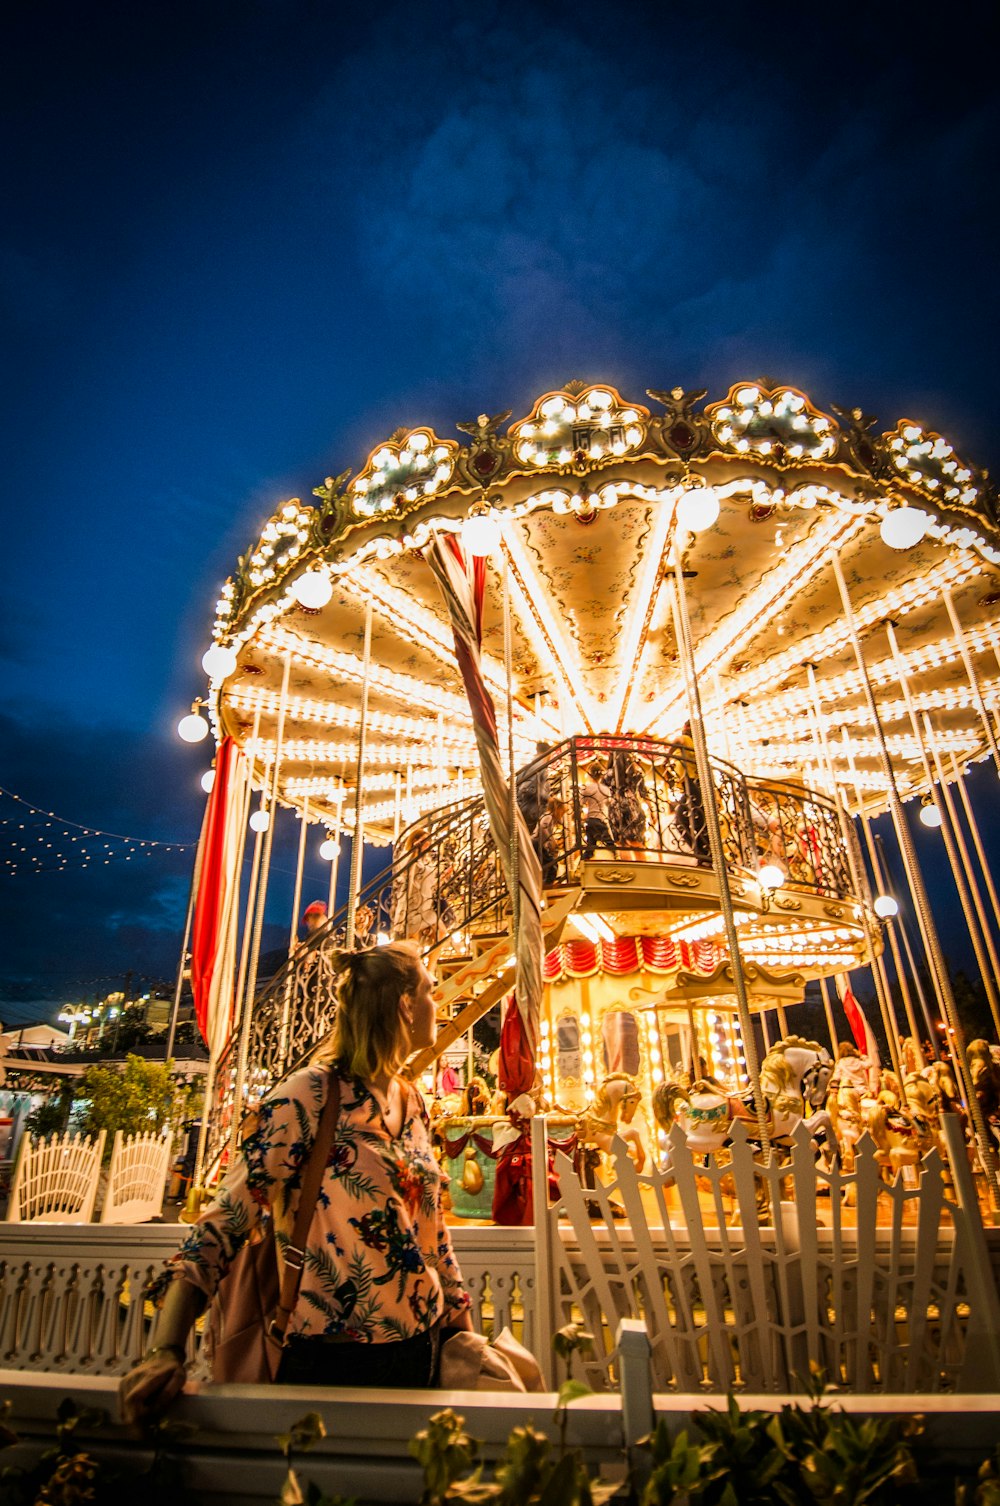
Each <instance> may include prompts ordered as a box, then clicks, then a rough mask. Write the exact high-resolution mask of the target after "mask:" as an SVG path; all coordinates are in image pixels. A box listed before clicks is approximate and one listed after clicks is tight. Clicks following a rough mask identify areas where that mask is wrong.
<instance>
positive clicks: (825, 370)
mask: <svg viewBox="0 0 1000 1506" xmlns="http://www.w3.org/2000/svg"><path fill="white" fill-rule="evenodd" d="M10 14H11V15H12V17H13V19H12V20H10V21H8V25H7V30H6V36H5V48H4V51H5V53H6V57H5V61H4V64H3V68H4V74H5V76H4V78H3V80H2V81H0V111H2V112H3V118H4V126H5V130H4V151H3V153H2V166H0V173H2V205H3V215H2V224H0V320H2V328H3V335H4V340H3V350H4V359H3V362H2V366H0V381H2V384H3V387H2V403H0V423H2V435H0V439H2V454H3V463H4V487H3V507H4V516H5V519H6V529H5V541H4V549H3V551H2V570H3V576H4V579H3V596H2V600H3V618H2V623H0V655H2V659H3V687H4V705H3V710H2V719H3V724H2V726H0V733H2V742H0V784H2V785H4V786H6V787H7V788H10V789H14V790H16V791H17V792H18V793H19V794H22V795H24V796H26V797H27V798H28V799H29V800H31V801H33V802H34V803H36V804H38V805H42V806H44V807H45V808H46V809H53V810H56V811H58V812H59V813H60V814H61V815H65V816H67V817H69V818H71V819H73V820H76V821H79V822H81V823H84V824H87V823H92V824H94V825H100V826H103V827H108V828H110V829H112V830H114V831H122V832H127V833H134V834H135V835H137V836H145V837H159V838H165V839H168V840H169V839H175V840H190V839H193V837H194V836H195V834H196V829H197V822H198V820H199V816H200V806H201V798H202V797H201V792H200V789H199V788H198V783H197V777H198V775H199V774H200V772H201V770H202V768H203V767H204V764H205V758H204V754H203V752H199V751H197V750H195V751H192V750H190V749H186V748H184V747H183V746H181V745H180V744H178V743H177V742H176V740H175V738H174V733H173V727H174V723H175V721H176V719H177V716H178V714H180V713H181V712H183V710H185V709H186V702H188V701H190V699H191V696H192V695H193V694H195V693H197V692H199V691H200V690H201V689H202V685H203V679H202V676H201V673H200V669H199V659H200V655H201V652H202V650H203V648H204V647H205V646H206V643H207V639H208V632H209V628H210V624H211V618H212V608H213V605H214V602H215V599H216V595H217V591H218V587H219V585H220V584H221V582H222V580H223V579H224V578H225V576H226V575H227V574H228V573H229V571H230V570H231V569H232V567H233V564H234V562H235V559H236V556H237V555H238V554H239V553H241V552H242V551H243V549H245V548H246V546H247V545H248V544H249V543H250V542H252V540H253V538H254V537H255V536H256V532H257V530H258V528H259V526H260V523H261V522H262V521H263V519H264V518H265V516H266V515H267V514H268V513H269V512H270V511H271V510H272V508H273V507H274V505H275V504H276V503H277V502H278V501H280V500H282V499H283V498H284V497H285V496H287V495H290V494H302V495H305V496H308V495H309V490H310V488H311V487H312V486H313V485H315V484H316V483H317V482H318V481H319V480H321V479H322V477H323V476H324V475H325V474H327V473H329V472H330V471H332V470H335V469H343V468H345V467H346V466H348V465H355V466H356V465H358V464H359V463H360V462H361V460H362V459H363V457H364V456H365V454H366V453H367V451H368V450H369V449H370V448H371V447H372V446H373V445H374V444H375V442H376V441H378V440H380V439H382V438H384V437H385V436H386V435H387V434H388V433H389V432H391V431H392V430H393V429H394V428H396V427H397V425H399V424H401V423H410V422H415V421H419V420H424V421H430V422H431V423H433V424H435V425H437V426H438V427H439V428H440V429H441V430H442V431H444V432H451V425H453V424H454V423H455V422H456V421H462V420H466V419H468V418H470V417H473V416H474V415H475V414H477V413H479V412H482V411H484V410H485V411H488V412H491V413H493V412H497V411H500V410H502V409H503V408H506V407H513V408H514V409H515V410H517V411H522V412H523V411H526V410H527V408H528V406H529V405H530V401H531V399H532V398H533V397H534V396H535V395H536V394H537V393H538V392H540V391H542V390H544V389H545V388H547V387H549V386H551V385H556V384H559V383H561V382H562V381H564V380H566V379H567V378H569V377H572V376H579V377H583V378H591V377H593V378H598V377H599V378H601V379H603V380H607V381H611V382H614V383H616V384H618V385H620V386H621V387H622V388H623V390H625V391H626V392H629V393H631V394H633V395H634V396H637V397H641V395H642V393H643V391H644V389H645V388H646V387H647V386H654V387H661V388H662V387H668V386H671V385H673V384H674V383H675V382H679V383H682V384H683V385H684V386H686V387H693V386H701V385H706V386H710V387H711V388H712V389H713V391H715V392H716V393H718V392H720V391H724V390H725V389H726V387H727V386H728V384H729V383H730V381H732V380H734V379H735V378H737V377H740V376H757V375H761V374H763V373H770V374H773V375H775V376H776V377H779V378H782V379H784V380H787V381H790V382H794V383H796V384H798V385H800V386H803V387H804V388H805V389H806V390H807V391H809V392H810V393H811V394H812V395H813V396H814V397H815V398H816V400H817V401H818V402H820V404H821V405H824V406H828V405H829V403H830V402H838V403H840V404H853V403H859V404H860V405H862V406H863V407H864V408H865V409H866V411H869V412H875V413H878V414H879V415H880V416H881V417H883V418H884V419H885V420H886V421H887V422H890V421H894V420H895V419H896V418H897V417H899V416H902V415H904V414H905V415H907V416H910V417H914V418H918V419H920V420H922V421H924V422H926V423H928V424H929V425H930V426H932V427H935V428H939V429H941V430H942V431H943V432H944V433H946V434H947V435H948V436H949V438H950V439H952V441H953V442H954V443H955V444H956V445H957V446H958V448H959V450H960V451H962V452H965V453H967V454H968V455H969V456H970V457H971V458H972V459H973V460H975V461H978V462H979V463H980V464H985V465H991V464H992V465H993V466H995V465H996V463H997V459H998V455H997V453H996V452H997V443H996V438H995V434H994V426H993V405H994V401H995V397H994V391H995V370H994V359H993V358H994V351H995V346H996V337H997V324H998V321H997V279H996V271H995V249H994V248H995V226H994V222H993V220H994V217H993V200H994V198H995V184H996V168H995V142H996V140H997V136H998V125H1000V121H998V114H1000V111H998V106H997V103H996V89H995V81H994V79H993V77H992V75H991V64H990V58H991V52H990V47H989V45H988V38H987V35H986V20H987V17H988V14H989V12H988V11H987V8H986V7H985V6H972V7H959V8H954V9H953V11H952V12H949V13H948V15H947V17H946V18H945V17H944V15H941V16H939V17H938V19H937V20H936V21H935V22H934V23H933V25H932V26H928V27H920V26H917V25H916V24H915V23H914V22H913V20H912V19H911V16H912V14H913V13H912V12H910V11H909V10H908V9H906V8H903V7H895V6H891V7H890V6H885V7H872V8H868V14H867V18H861V17H860V16H858V17H852V16H851V14H850V13H849V12H845V11H842V10H841V11H837V12H836V13H833V12H829V11H825V12H822V13H819V12H816V11H814V10H811V9H809V8H806V7H791V6H786V7H784V8H781V7H777V8H776V7H769V8H766V9H762V8H760V7H751V6H747V5H740V6H734V7H732V8H727V7H726V6H721V7H720V6H715V7H713V8H712V9H711V13H710V17H708V15H707V13H706V18H705V19H703V18H701V17H699V16H698V15H694V14H690V13H688V12H687V11H682V10H681V8H680V7H674V6H668V5H665V4H663V3H660V4H657V5H649V6H643V5H638V4H628V3H624V4H622V5H620V6H618V7H609V6H606V5H596V4H589V3H585V4H578V5H575V6H569V5H562V4H559V3H553V4H547V5H545V6H544V7H543V6H536V5H520V4H517V3H504V4H479V5H477V6H475V7H473V6H459V5H454V4H447V3H441V4H433V3H432V4H425V5H423V6H420V7H416V6H404V5H391V4H390V5H383V6H380V7H377V8H374V14H373V15H372V16H366V15H363V14H362V13H361V11H360V8H355V7H350V8H348V7H341V6H340V5H336V4H321V3H318V0H317V3H313V4H296V3H293V0H273V3H269V4H263V3H257V4H254V3H252V0H244V3H241V4H239V5H230V4H211V3H208V4H205V3H201V4H198V5H186V4H183V3H177V4H171V5H169V6H168V5H164V4H158V3H156V0H144V3H143V4H140V5H135V4H128V5H125V4H114V3H101V4H99V5H97V4H92V5H84V6H70V5H68V4H65V3H64V4H62V5H48V4H46V3H45V0H22V3H20V4H15V6H14V7H13V11H12V12H11V13H10ZM0 803H3V802H0ZM10 814H11V811H10V810H9V809H8V808H7V805H6V804H4V808H3V809H2V810H0V816H9V815H10ZM5 830H6V828H0V831H5ZM186 882H187V880H186V863H185V860H184V859H183V858H182V857H177V856H172V855H169V854H166V855H162V856H156V857H147V858H144V859H142V861H141V862H140V861H138V860H137V861H135V862H130V863H129V864H128V865H127V866H126V865H125V864H124V862H118V863H117V864H114V863H113V864H111V865H110V866H109V867H108V868H106V869H104V871H103V873H99V874H97V875H96V876H95V874H94V872H93V871H90V872H88V873H86V874H81V873H74V872H73V871H67V872H63V873H57V874H38V875H27V876H24V877H19V878H17V879H15V880H13V881H4V885H3V890H2V897H0V904H2V907H3V913H4V916H5V922H4V932H5V935H4V945H3V958H2V963H0V1019H7V1020H10V1019H12V1018H14V1017H15V1015H16V1014H17V1013H18V1012H19V1011H21V1012H24V1011H31V1010H32V1009H34V1006H35V1001H38V1000H50V999H58V998H60V997H62V996H66V997H69V996H71V994H72V993H73V992H78V991H79V990H80V987H82V986H87V987H88V988H89V987H90V985H91V983H92V984H93V987H101V986H102V983H103V980H104V979H105V978H106V979H107V980H108V981H107V983H106V984H104V985H103V986H111V983H112V982H113V981H114V977H115V976H116V975H117V974H118V973H119V972H120V971H121V970H122V969H123V968H124V967H127V966H133V967H135V968H136V969H138V970H140V971H147V972H149V973H152V974H156V973H158V972H165V973H169V972H170V970H171V969H172V968H173V967H174V966H175V963H176V955H177V950H178V946H179V934H178V933H179V927H180V920H181V918H182V917H181V915H180V913H179V912H182V910H183V902H184V895H185V892H186ZM96 980H102V982H97V981H96ZM78 986H79V987H78Z"/></svg>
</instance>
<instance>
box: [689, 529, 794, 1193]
mask: <svg viewBox="0 0 1000 1506" xmlns="http://www.w3.org/2000/svg"><path fill="white" fill-rule="evenodd" d="M672 606H673V612H674V633H675V636H676V638H677V647H678V649H679V651H680V659H681V665H682V668H683V673H684V684H685V689H686V691H687V701H688V710H689V712H690V715H691V740H692V742H693V743H694V754H695V765H696V767H697V771H698V780H699V782H700V784H701V788H702V792H703V794H702V802H701V803H702V809H703V810H704V812H705V824H706V826H707V828H708V845H709V851H710V853H711V856H712V867H713V869H714V871H715V876H716V880H717V882H718V885H719V905H720V908H721V910H722V920H723V927H724V929H725V934H726V941H727V943H728V945H729V960H730V963H731V965H732V969H733V990H734V992H735V994H736V1008H737V1010H738V1012H739V1017H740V1030H741V1032H742V1034H743V1043H744V1054H745V1055H746V1065H747V1076H748V1077H749V1079H750V1088H751V1091H752V1093H753V1103H754V1112H755V1113H756V1116H757V1134H758V1138H759V1140H760V1148H761V1154H762V1156H763V1159H764V1164H765V1165H767V1164H769V1162H770V1159H771V1136H770V1132H769V1130H768V1126H767V1104H766V1103H765V1101H764V1094H763V1092H762V1090H761V1086H760V1068H759V1066H758V1062H757V1041H756V1037H755V1036H754V1033H753V1018H752V1016H751V1014H750V1000H749V998H748V996H747V986H746V978H745V977H744V975H743V957H742V954H741V952H740V939H739V934H738V931H737V927H736V916H735V914H734V912H733V896H732V891H731V890H730V887H729V871H728V869H727V868H726V854H725V849H724V848H723V845H722V828H721V826H720V825H719V808H718V805H717V804H716V798H715V781H714V779H713V777H712V765H711V763H710V762H709V757H708V745H707V743H706V741H705V729H704V727H703V725H702V720H701V696H700V694H699V692H698V671H697V665H696V663H695V657H694V647H693V644H692V642H691V625H690V617H689V615H688V609H687V590H686V587H685V585H684V565H683V561H682V558H681V549H680V543H679V541H678V539H677V537H676V533H675V537H674V592H673V597H672Z"/></svg>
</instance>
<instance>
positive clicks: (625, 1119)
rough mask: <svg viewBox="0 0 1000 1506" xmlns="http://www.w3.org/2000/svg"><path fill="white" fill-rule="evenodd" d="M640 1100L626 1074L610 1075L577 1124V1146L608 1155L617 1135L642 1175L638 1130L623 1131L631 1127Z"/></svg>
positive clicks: (642, 1151)
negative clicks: (578, 1144)
mask: <svg viewBox="0 0 1000 1506" xmlns="http://www.w3.org/2000/svg"><path fill="white" fill-rule="evenodd" d="M641 1097H642V1095H641V1093H640V1092H639V1089H638V1088H637V1087H636V1085H635V1082H634V1080H633V1078H631V1077H630V1076H629V1074H628V1073H627V1072H609V1073H608V1075H607V1077H605V1078H604V1080H603V1081H602V1083H601V1085H600V1087H599V1088H598V1090H597V1092H596V1093H595V1094H594V1097H593V1098H592V1099H591V1100H590V1102H589V1103H588V1104H587V1106H586V1108H584V1109H583V1110H582V1112H581V1114H580V1116H579V1119H578V1121H577V1135H578V1137H579V1141H580V1145H581V1146H582V1147H585V1148H586V1147H588V1146H589V1147H592V1148H593V1149H594V1150H596V1151H603V1152H604V1153H605V1154H609V1153H610V1151H611V1142H612V1140H613V1139H614V1138H615V1136H616V1135H620V1136H621V1138H622V1139H623V1140H624V1141H625V1144H626V1146H627V1147H628V1153H629V1157H630V1158H631V1160H632V1161H633V1162H634V1163H635V1169H636V1171H642V1169H643V1167H644V1166H645V1164H646V1147H645V1146H644V1145H643V1143H642V1136H641V1135H640V1134H639V1131H638V1130H634V1129H629V1128H627V1127H626V1128H622V1126H623V1125H624V1126H628V1125H630V1124H631V1122H632V1119H633V1117H634V1115H635V1111H636V1109H637V1108H638V1107H639V1102H640V1099H641Z"/></svg>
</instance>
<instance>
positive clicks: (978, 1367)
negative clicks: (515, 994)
mask: <svg viewBox="0 0 1000 1506" xmlns="http://www.w3.org/2000/svg"><path fill="white" fill-rule="evenodd" d="M544 1134H545V1127H544V1124H543V1123H537V1124H535V1125H533V1151H532V1159H533V1164H534V1166H535V1168H536V1176H535V1229H536V1234H537V1240H538V1268H539V1274H538V1277H537V1282H536V1303H537V1314H536V1322H537V1324H538V1328H539V1330H540V1331H541V1332H545V1331H546V1330H548V1331H550V1332H551V1331H553V1330H555V1329H556V1328H559V1327H561V1326H562V1325H563V1324H565V1323H568V1322H578V1323H581V1324H582V1325H583V1326H584V1327H585V1328H586V1329H587V1330H588V1331H589V1332H591V1333H592V1334H593V1335H594V1337H595V1351H594V1354H593V1356H592V1357H591V1358H589V1359H585V1360H582V1361H580V1362H579V1366H578V1369H579V1373H580V1375H581V1377H582V1378H583V1379H585V1380H586V1381H587V1382H588V1383H589V1384H590V1385H591V1386H592V1387H593V1388H594V1389H595V1390H603V1389H608V1388H614V1386H615V1385H616V1362H617V1353H616V1350H615V1346H614V1340H613V1335H614V1334H615V1332H616V1331H617V1328H618V1323H619V1320H620V1319H622V1318H638V1319H641V1320H642V1321H643V1322H644V1324H645V1327H646V1330H647V1332H648V1334H649V1338H650V1343H651V1347H652V1366H653V1388H654V1390H655V1391H657V1392H661V1391H675V1392H678V1393H684V1394H690V1393H704V1392H709V1393H711V1392H724V1391H730V1390H739V1391H752V1392H768V1391H771V1392H775V1391H781V1392H787V1391H794V1390H797V1389H798V1390H800V1389H802V1387H803V1384H804V1382H805V1381H806V1380H807V1378H808V1376H809V1374H810V1369H811V1368H812V1367H816V1368H817V1369H818V1370H820V1371H822V1372H823V1374H824V1375H825V1376H826V1378H827V1379H828V1380H829V1381H831V1382H833V1383H835V1384H839V1385H842V1386H844V1387H845V1388H846V1389H847V1390H849V1391H852V1392H858V1393H862V1394H864V1393H870V1392H875V1391H880V1392H896V1393H898V1392H904V1393H908V1392H937V1391H966V1392H975V1391H991V1390H997V1389H1000V1299H998V1295H997V1286H996V1281H995V1278H994V1274H993V1271H992V1269H991V1265H990V1256H989V1250H988V1247H987V1241H986V1236H985V1231H984V1229H983V1224H982V1219H981V1216H980V1211H979V1206H978V1203H977V1201H976V1193H975V1187H974V1184H973V1181H972V1177H971V1175H970V1172H969V1167H968V1161H967V1159H966V1155H965V1148H964V1143H963V1141H962V1137H961V1134H960V1131H959V1129H958V1125H957V1123H956V1122H955V1121H954V1119H951V1120H949V1122H948V1125H947V1129H946V1134H947V1136H948V1141H947V1143H948V1152H949V1159H950V1162H951V1165H952V1166H953V1167H954V1168H955V1173H954V1188H952V1187H951V1186H950V1185H949V1183H948V1182H946V1179H945V1175H944V1172H945V1168H944V1165H943V1162H942V1160H941V1157H940V1156H939V1155H938V1153H937V1152H931V1153H930V1154H929V1155H928V1156H926V1157H925V1158H924V1161H923V1163H922V1165H921V1168H920V1173H919V1177H918V1179H917V1185H916V1186H914V1187H904V1185H903V1183H902V1181H901V1180H900V1179H897V1180H896V1181H895V1182H894V1183H892V1184H891V1185H890V1184H889V1183H887V1182H885V1181H883V1180H882V1179H881V1178H880V1174H879V1167H878V1163H877V1161H876V1158H875V1147H874V1145H873V1144H872V1142H871V1140H870V1139H869V1138H868V1137H867V1136H865V1137H864V1139H863V1140H862V1141H861V1142H859V1145H858V1151H857V1158H856V1166H855V1170H854V1171H853V1172H852V1173H850V1174H849V1175H844V1174H842V1173H841V1172H840V1171H838V1170H833V1171H831V1172H824V1171H822V1170H821V1169H820V1168H819V1167H818V1166H817V1164H816V1162H815V1160H814V1156H813V1152H812V1149H811V1146H810V1142H809V1136H808V1134H807V1132H806V1131H805V1130H804V1129H800V1131H799V1133H798V1135H797V1137H796V1140H795V1145H794V1148H793V1151H792V1154H791V1159H790V1161H788V1162H786V1163H785V1164H777V1163H775V1164H772V1165H769V1166H767V1167H764V1166H762V1165H760V1164H759V1163H758V1161H757V1160H755V1158H754V1155H753V1150H752V1147H751V1146H750V1145H748V1143H747V1141H746V1137H745V1135H744V1134H743V1132H742V1128H741V1127H740V1126H737V1129H736V1133H735V1135H734V1143H733V1145H732V1161H731V1164H729V1165H726V1166H720V1165H718V1164H717V1163H715V1162H712V1163H711V1164H710V1165H708V1166H705V1165H703V1163H702V1158H701V1157H698V1158H696V1157H695V1156H694V1155H693V1154H692V1152H691V1151H690V1149H689V1148H688V1145H687V1142H686V1139H685V1136H684V1133H683V1131H682V1130H681V1129H680V1128H679V1127H677V1126H675V1127H674V1129H673V1130H672V1131H671V1135H670V1139H669V1162H670V1168H671V1169H670V1172H669V1174H668V1175H667V1176H664V1174H663V1173H662V1172H660V1171H657V1170H655V1169H654V1170H653V1171H652V1172H650V1173H648V1174H644V1175H642V1176H640V1175H638V1174H637V1173H636V1171H635V1168H634V1166H633V1164H632V1162H631V1161H630V1160H629V1158H628V1155H627V1153H626V1147H625V1145H624V1143H623V1142H622V1141H620V1140H619V1141H616V1142H615V1147H614V1176H613V1177H612V1179H611V1180H610V1181H608V1182H606V1183H604V1184H599V1185H598V1186H597V1187H595V1188H593V1189H588V1188H585V1187H583V1186H582V1185H581V1183H580V1180H579V1178H578V1176H577V1175H576V1173H575V1172H574V1170H573V1167H572V1165H571V1164H570V1162H569V1161H568V1160H567V1159H566V1157H565V1156H563V1155H561V1154H557V1155H556V1171H557V1174H558V1177H559V1186H560V1195H559V1198H558V1200H557V1201H556V1202H555V1203H554V1204H552V1205H551V1206H550V1205H549V1203H548V1195H547V1186H546V1179H545V1177H544V1176H543V1175H540V1174H539V1170H540V1169H541V1168H544V1165H545V1156H544ZM699 1182H700V1183H701V1191H700V1192H699V1186H698V1184H699ZM762 1192H763V1193H766V1198H765V1200H764V1204H763V1209H762V1208H761V1207H760V1206H759V1199H760V1197H761V1194H762ZM706 1204H707V1208H706ZM821 1208H822V1209H825V1210H826V1213H825V1216H824V1215H822V1214H821V1211H820V1210H821ZM616 1210H617V1213H618V1215H619V1216H618V1218H616V1216H615V1215H616ZM771 1210H774V1212H773V1213H772V1211H771ZM651 1212H652V1215H653V1216H652V1217H651V1216H650V1214H651ZM595 1215H596V1216H595ZM567 1224H568V1226H569V1229H567ZM606 1230H607V1231H610V1236H609V1238H608V1239H605V1238H604V1234H605V1231H606ZM570 1231H571V1240H570V1241H567V1239H566V1235H567V1233H568V1232H570ZM597 1231H600V1235H599V1234H598V1232H597ZM547 1358H548V1356H546V1355H542V1354H540V1355H539V1359H540V1360H542V1361H543V1363H544V1362H545V1361H546V1360H547ZM549 1379H550V1382H551V1379H552V1377H551V1371H550V1375H549Z"/></svg>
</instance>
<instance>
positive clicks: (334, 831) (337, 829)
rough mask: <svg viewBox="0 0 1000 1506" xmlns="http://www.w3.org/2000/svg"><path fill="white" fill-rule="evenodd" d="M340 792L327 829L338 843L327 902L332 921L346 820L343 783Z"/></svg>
mask: <svg viewBox="0 0 1000 1506" xmlns="http://www.w3.org/2000/svg"><path fill="white" fill-rule="evenodd" d="M338 793H339V795H340V799H339V800H338V801H337V809H336V813H335V814H334V818H333V827H332V828H329V827H328V828H327V830H328V831H329V832H330V836H331V837H332V839H333V841H334V843H335V844H336V851H335V852H334V854H333V857H332V858H331V859H330V889H329V894H328V897H327V902H326V914H327V919H328V920H330V921H331V922H332V920H333V917H334V915H335V914H336V913H337V875H338V874H339V872H340V844H341V841H342V840H343V831H344V820H343V812H344V786H343V784H341V786H340V790H339V791H338Z"/></svg>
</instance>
